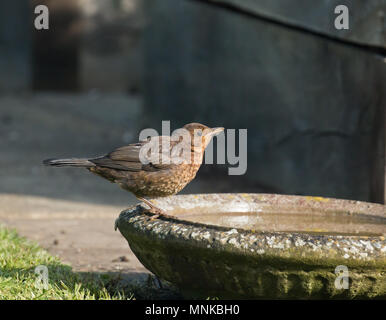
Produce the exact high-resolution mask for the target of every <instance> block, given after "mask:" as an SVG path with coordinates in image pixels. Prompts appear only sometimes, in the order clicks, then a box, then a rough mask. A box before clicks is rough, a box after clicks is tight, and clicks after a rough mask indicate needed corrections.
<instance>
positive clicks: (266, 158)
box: [0, 0, 386, 202]
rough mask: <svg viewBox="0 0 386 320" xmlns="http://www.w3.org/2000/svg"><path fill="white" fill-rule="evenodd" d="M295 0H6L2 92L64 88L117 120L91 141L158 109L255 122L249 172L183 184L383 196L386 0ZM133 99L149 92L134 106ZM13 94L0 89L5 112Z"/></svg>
mask: <svg viewBox="0 0 386 320" xmlns="http://www.w3.org/2000/svg"><path fill="white" fill-rule="evenodd" d="M293 3H294V2H293V1H284V0H276V1H273V0H270V1H247V0H245V1H241V0H240V1H239V0H220V1H204V0H202V1H196V0H178V1H177V0H143V1H140V0H112V1H102V0H42V1H37V0H30V1H28V0H20V1H12V2H7V3H6V2H4V1H3V2H1V3H0V67H1V70H2V72H1V74H0V94H2V95H3V96H4V95H10V94H13V95H15V94H16V95H20V94H21V93H25V94H26V96H25V99H28V100H30V98H31V95H33V101H34V103H33V104H32V105H34V104H36V106H37V107H36V108H38V106H39V105H40V104H41V100H39V99H41V98H39V97H41V94H43V93H44V94H45V93H47V92H51V93H52V95H53V96H52V95H51V96H50V99H49V101H50V103H55V98H54V97H55V95H57V97H58V100H57V101H58V103H61V102H60V101H63V96H62V95H63V92H64V93H65V94H69V96H68V97H69V100H71V101H72V104H73V105H76V106H77V107H76V108H75V109H77V110H80V109H81V110H82V115H85V114H89V115H90V116H89V117H90V119H92V117H93V114H98V116H97V118H98V119H99V120H98V121H103V119H106V121H110V120H107V119H110V118H109V116H110V117H112V116H114V117H115V118H114V119H117V120H114V122H112V123H114V125H115V126H122V129H121V130H120V131H119V133H117V135H116V136H115V135H111V136H110V137H109V138H108V139H107V138H106V139H107V140H106V139H99V140H97V139H95V141H94V140H91V141H93V143H94V145H93V146H92V147H90V149H92V150H97V149H99V150H101V149H102V145H103V151H108V149H109V148H108V147H115V146H117V145H119V144H122V143H127V142H130V141H132V140H134V139H136V136H135V133H136V132H138V131H137V130H139V129H140V128H143V127H148V126H151V127H154V128H156V129H158V130H159V129H160V128H161V120H171V121H172V127H173V128H176V127H179V126H180V125H183V124H184V123H187V122H192V121H199V122H203V123H205V124H207V125H212V126H220V125H222V126H225V127H227V128H235V129H241V128H247V129H248V170H247V173H246V175H243V176H227V173H226V167H227V166H204V167H203V169H202V170H201V172H200V174H199V177H200V178H202V179H205V178H207V179H208V180H209V181H210V186H209V187H207V188H206V189H200V188H196V189H189V188H188V189H187V190H186V192H190V191H198V192H199V191H200V190H204V191H206V192H207V191H210V192H219V191H221V192H277V193H287V194H307V195H318V196H332V197H338V198H348V199H357V200H367V201H375V202H383V201H384V199H385V188H384V185H385V106H386V65H385V57H386V31H385V29H386V27H385V13H386V4H385V2H384V1H383V0H371V1H335V0H334V1H327V0H325V1H324V0H323V1H318V2H317V3H314V2H311V1H306V0H298V1H296V6H295V5H293ZM37 4H45V5H47V6H48V8H49V10H50V29H49V30H40V31H38V30H36V29H35V28H34V27H33V19H34V17H35V15H34V13H33V8H34V7H35V6H36V5H37ZM338 4H346V5H347V6H348V7H349V9H350V29H349V30H336V29H335V28H334V24H333V22H334V19H335V17H336V15H335V14H334V8H335V6H336V5H338ZM60 92H62V93H60ZM116 95H119V98H117V96H116ZM85 96H87V97H91V98H90V99H89V98H85ZM95 97H99V98H98V99H99V100H98V101H97V102H95V101H96V100H95V99H96V98H95ZM132 97H137V98H138V101H140V103H139V104H138V103H137V104H136V105H135V106H133V103H132V99H131V98H132ZM42 99H43V100H44V101H45V104H47V99H46V98H42ZM1 101H3V105H2V103H1ZM109 101H112V102H111V103H109ZM117 101H119V103H118V102H117ZM117 103H118V104H119V107H117ZM114 105H115V107H114ZM4 106H5V104H4V100H0V111H1V108H2V107H4ZM31 108H33V106H32V107H31ZM125 108H126V109H127V110H128V112H127V113H124V116H123V115H122V119H120V120H119V114H120V112H121V110H124V109H125ZM136 108H139V109H140V112H139V113H137V111H135V112H132V113H130V112H129V111H130V110H129V109H133V110H134V109H136ZM52 110H60V108H57V109H52ZM136 110H137V109H136ZM113 111H114V112H113ZM55 112H57V116H58V118H59V117H60V115H61V113H60V112H59V111H53V113H54V114H55ZM109 112H110V113H112V112H113V113H114V114H112V115H107V113H109ZM137 114H138V115H137ZM130 115H131V116H130ZM130 117H131V118H130ZM135 117H136V118H135ZM129 118H130V119H129ZM3 119H7V118H6V117H5V118H4V116H3ZM124 119H126V120H124ZM127 119H129V120H127ZM123 121H125V123H127V124H124V123H123ZM125 126H126V127H125ZM127 126H130V128H128V127H127ZM106 134H108V133H106ZM83 136H87V130H86V129H84V132H83ZM131 139H132V140H131ZM63 141H65V140H63ZM63 143H64V144H65V143H66V142H63ZM70 143H73V142H70V141H69V142H68V144H70ZM89 144H90V142H89ZM89 144H88V145H89ZM99 144H100V145H99ZM107 144H109V146H107ZM66 147H68V149H71V148H70V147H71V144H70V145H69V146H66ZM79 148H80V149H82V148H81V147H79ZM105 149H107V150H105ZM40 156H41V155H40Z"/></svg>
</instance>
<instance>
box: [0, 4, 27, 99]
mask: <svg viewBox="0 0 386 320" xmlns="http://www.w3.org/2000/svg"><path fill="white" fill-rule="evenodd" d="M30 10H31V8H30V4H29V1H27V0H24V1H1V2H0V70H1V73H0V92H1V91H8V90H11V91H16V90H17V91H20V90H26V89H29V87H30V85H31V68H30V51H31V37H30V32H29V30H30V28H31V19H30Z"/></svg>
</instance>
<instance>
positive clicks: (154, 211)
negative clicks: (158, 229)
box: [138, 197, 176, 220]
mask: <svg viewBox="0 0 386 320" xmlns="http://www.w3.org/2000/svg"><path fill="white" fill-rule="evenodd" d="M138 199H139V200H142V201H143V202H144V203H146V204H147V205H148V206H149V207H150V209H147V210H146V211H147V212H149V213H152V214H153V215H152V216H151V217H150V218H149V220H155V219H158V218H159V217H163V218H169V219H176V217H173V216H170V215H168V214H166V213H165V211H163V210H162V209H160V208H158V207H156V206H155V205H154V204H152V203H151V202H150V201H149V200H146V199H144V198H139V197H138Z"/></svg>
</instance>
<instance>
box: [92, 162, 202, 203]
mask: <svg viewBox="0 0 386 320" xmlns="http://www.w3.org/2000/svg"><path fill="white" fill-rule="evenodd" d="M200 165H201V164H180V165H176V166H173V167H172V168H168V169H166V170H162V171H153V172H149V171H138V172H129V171H120V170H114V169H109V168H103V167H94V168H90V169H89V170H90V171H91V172H93V173H95V174H97V175H100V176H102V177H104V178H106V179H108V180H110V181H111V182H115V183H117V184H118V185H119V186H120V187H121V188H123V189H125V190H127V191H130V192H132V193H133V194H134V195H135V196H137V197H149V198H158V197H167V196H170V195H173V194H176V193H178V192H180V191H181V190H182V189H183V188H184V187H185V186H186V185H187V184H188V183H189V182H190V181H192V180H193V179H194V178H195V176H196V173H197V171H198V169H199V168H200Z"/></svg>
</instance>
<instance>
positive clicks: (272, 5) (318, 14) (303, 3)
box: [207, 0, 386, 48]
mask: <svg viewBox="0 0 386 320" xmlns="http://www.w3.org/2000/svg"><path fill="white" fill-rule="evenodd" d="M207 1H208V2H211V3H214V4H220V5H221V4H226V5H232V6H234V7H235V8H239V9H242V10H245V11H247V12H251V13H254V14H258V15H261V16H263V17H267V18H270V19H273V20H276V21H280V22H283V23H286V24H289V25H294V26H299V27H302V28H305V29H308V30H312V31H316V32H320V33H323V34H326V35H329V36H332V37H337V38H339V39H344V40H348V41H352V42H355V43H359V44H365V45H373V46H378V47H383V48H386V18H385V16H386V2H385V1H384V0H371V1H369V0H355V1H353V0H343V1H342V0H318V1H309V0H296V1H295V2H294V1H290V0H275V1H272V0H259V1H256V0H207ZM338 5H345V6H347V8H348V9H349V29H348V30H337V29H336V28H335V25H334V21H335V18H336V17H337V14H335V13H334V10H335V8H336V7H337V6H338Z"/></svg>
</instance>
